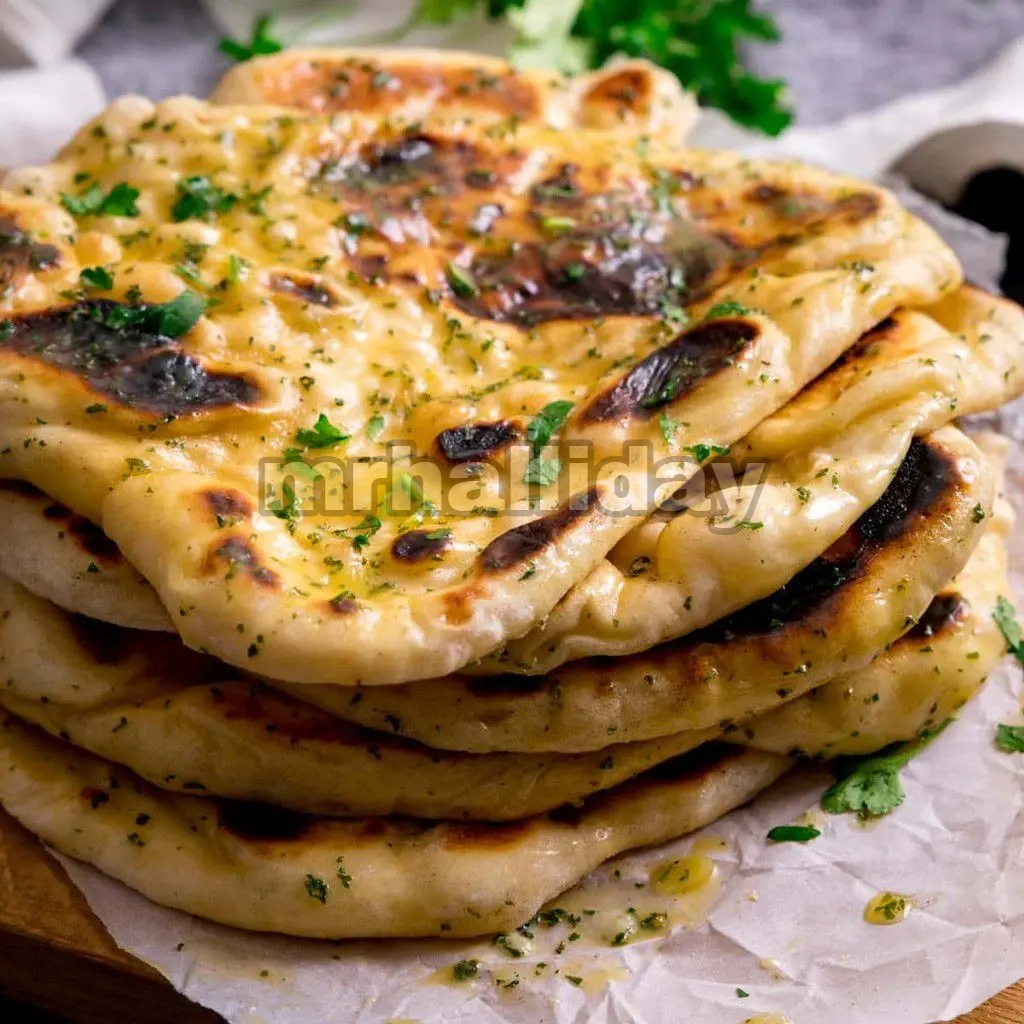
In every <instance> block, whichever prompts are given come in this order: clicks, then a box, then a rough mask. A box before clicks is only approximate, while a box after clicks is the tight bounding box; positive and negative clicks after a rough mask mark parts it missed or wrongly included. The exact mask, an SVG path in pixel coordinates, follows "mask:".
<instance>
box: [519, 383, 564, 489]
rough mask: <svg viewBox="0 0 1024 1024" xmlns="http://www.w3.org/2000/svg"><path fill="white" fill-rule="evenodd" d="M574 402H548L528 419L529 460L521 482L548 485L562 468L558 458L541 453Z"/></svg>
mask: <svg viewBox="0 0 1024 1024" xmlns="http://www.w3.org/2000/svg"><path fill="white" fill-rule="evenodd" d="M574 405H575V403H573V402H568V401H565V400H564V399H563V400H560V401H557V402H549V403H548V404H547V405H545V406H544V408H543V409H541V411H540V412H539V413H537V415H536V416H534V417H533V419H532V420H530V424H529V426H528V427H527V428H526V440H527V441H529V442H530V461H529V462H528V463H527V464H526V471H525V473H524V474H523V483H526V484H535V485H537V486H539V487H550V486H551V485H552V484H553V483H554V482H555V481H556V480H557V479H558V474H559V473H560V472H561V470H562V463H561V461H560V460H559V459H545V458H544V457H543V455H542V454H541V453H542V452H543V451H544V448H545V446H546V445H547V443H548V442H549V441H550V440H551V437H552V435H553V434H554V433H555V432H556V431H558V430H561V429H562V427H563V426H564V425H565V421H566V420H567V419H568V418H569V414H570V413H571V412H572V410H573V407H574Z"/></svg>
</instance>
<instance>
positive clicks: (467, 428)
mask: <svg viewBox="0 0 1024 1024" xmlns="http://www.w3.org/2000/svg"><path fill="white" fill-rule="evenodd" d="M521 437H522V432H521V431H520V429H519V428H518V427H517V426H516V425H515V424H514V423H510V422H509V421H508V420H499V421H498V422H496V423H464V424H463V425H462V426H461V427H449V428H448V429H447V430H442V431H441V433H440V434H438V435H437V437H436V438H435V444H436V446H437V450H438V451H439V452H440V454H441V455H442V456H443V457H444V458H445V459H447V460H448V461H449V462H454V463H459V462H477V461H479V460H480V459H484V458H486V457H487V456H488V455H493V454H494V453H495V452H497V451H500V450H501V449H502V448H505V447H507V446H508V445H510V444H512V443H513V442H515V441H518V440H520V438H521Z"/></svg>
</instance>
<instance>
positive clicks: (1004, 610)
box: [992, 597, 1024, 665]
mask: <svg viewBox="0 0 1024 1024" xmlns="http://www.w3.org/2000/svg"><path fill="white" fill-rule="evenodd" d="M992 618H993V620H994V621H995V624H996V625H997V626H998V627H999V632H1000V633H1002V634H1003V639H1004V640H1005V641H1006V650H1007V652H1008V653H1009V654H1012V655H1013V656H1014V657H1015V658H1016V659H1017V660H1018V661H1019V662H1020V663H1021V664H1022V665H1024V640H1022V639H1021V629H1020V625H1019V623H1018V622H1017V613H1016V612H1015V611H1014V608H1013V605H1012V604H1010V602H1009V601H1007V600H1006V598H1005V597H1000V598H998V599H997V600H996V607H995V610H994V611H993V612H992Z"/></svg>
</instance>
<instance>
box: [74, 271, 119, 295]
mask: <svg viewBox="0 0 1024 1024" xmlns="http://www.w3.org/2000/svg"><path fill="white" fill-rule="evenodd" d="M78 280H79V281H81V282H82V284H83V286H84V287H86V288H90V289H93V290H95V291H100V292H109V291H110V289H111V288H113V287H114V275H113V274H111V273H110V271H109V270H107V268H106V267H85V268H83V270H82V272H81V273H80V274H79V275H78Z"/></svg>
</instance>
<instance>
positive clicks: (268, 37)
mask: <svg viewBox="0 0 1024 1024" xmlns="http://www.w3.org/2000/svg"><path fill="white" fill-rule="evenodd" d="M273 28H274V18H272V17H271V16H270V15H264V16H263V17H262V18H257V19H256V23H255V24H254V25H253V29H252V39H251V40H249V42H248V43H239V42H237V41H236V40H234V39H222V40H221V41H220V42H219V43H218V44H217V48H218V49H219V50H220V52H221V53H223V54H224V55H225V56H227V57H230V58H231V59H232V60H236V61H243V60H250V59H251V58H253V57H264V56H266V55H267V54H268V53H280V52H281V50H283V49H284V44H283V43H280V42H278V41H277V40H276V39H275V38H274V37H273V35H272V34H271V33H272V32H273Z"/></svg>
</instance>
